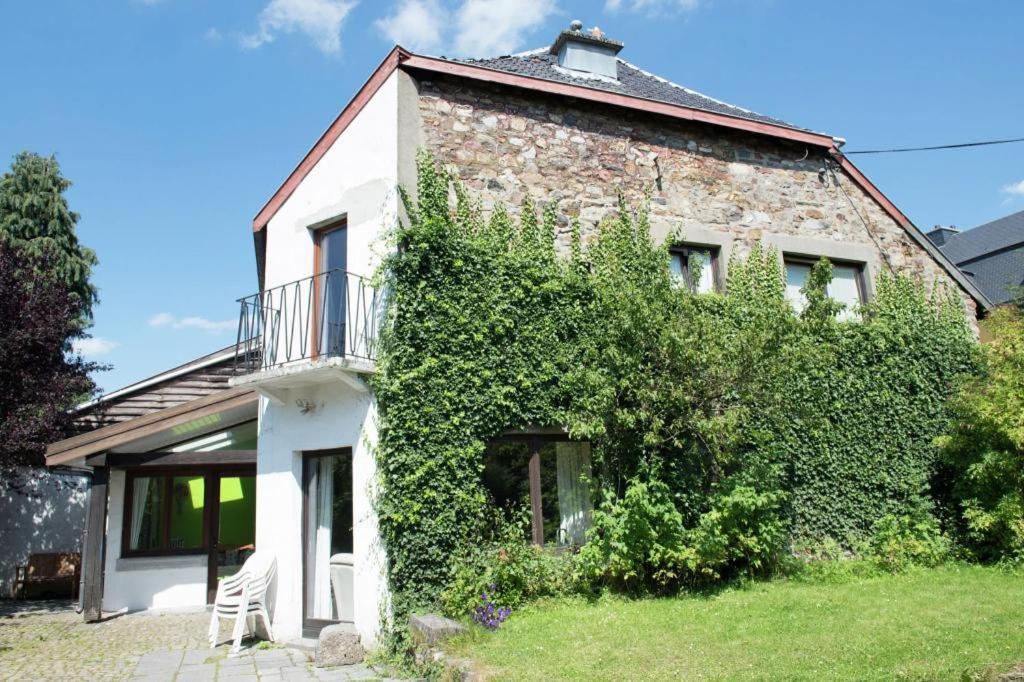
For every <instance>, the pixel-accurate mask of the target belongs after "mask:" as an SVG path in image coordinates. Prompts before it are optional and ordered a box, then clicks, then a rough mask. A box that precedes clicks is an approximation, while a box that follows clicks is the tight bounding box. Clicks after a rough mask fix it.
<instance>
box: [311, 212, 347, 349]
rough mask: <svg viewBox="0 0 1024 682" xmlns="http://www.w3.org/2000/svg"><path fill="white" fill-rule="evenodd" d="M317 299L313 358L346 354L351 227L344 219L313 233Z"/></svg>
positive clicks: (315, 295)
mask: <svg viewBox="0 0 1024 682" xmlns="http://www.w3.org/2000/svg"><path fill="white" fill-rule="evenodd" d="M313 240H314V249H313V251H314V253H313V258H314V263H313V268H314V273H313V274H314V278H313V293H314V297H315V300H316V305H315V306H314V320H313V322H314V324H313V340H312V343H313V356H314V357H316V356H319V355H326V356H332V355H344V354H345V331H346V330H345V326H346V325H345V320H346V308H347V300H346V299H347V294H348V291H347V289H348V287H347V277H348V273H347V270H348V228H347V223H346V221H345V220H344V219H342V220H341V221H339V222H336V223H332V224H331V225H328V226H326V227H323V228H320V229H318V230H316V232H314V233H313Z"/></svg>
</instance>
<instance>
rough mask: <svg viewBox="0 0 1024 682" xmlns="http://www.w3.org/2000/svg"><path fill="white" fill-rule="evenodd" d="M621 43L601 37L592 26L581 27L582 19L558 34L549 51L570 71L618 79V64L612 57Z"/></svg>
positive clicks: (599, 32) (576, 74)
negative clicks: (586, 29)
mask: <svg viewBox="0 0 1024 682" xmlns="http://www.w3.org/2000/svg"><path fill="white" fill-rule="evenodd" d="M622 47H623V45H622V43H620V42H619V41H617V40H612V39H610V38H607V37H605V35H604V34H603V33H601V29H599V28H597V27H596V26H595V27H594V28H592V29H591V30H589V31H584V30H583V22H582V21H574V22H572V23H571V24H569V28H568V29H567V30H565V31H562V32H561V33H559V34H558V37H557V38H555V42H554V43H553V44H552V45H551V50H550V51H551V54H554V55H558V65H559V66H560V67H562V68H563V69H568V70H569V71H572V72H573V75H574V76H584V77H587V76H591V77H601V78H611V79H613V80H614V79H618V76H619V68H618V62H617V59H616V57H615V55H617V54H618V53H619V50H621V49H622Z"/></svg>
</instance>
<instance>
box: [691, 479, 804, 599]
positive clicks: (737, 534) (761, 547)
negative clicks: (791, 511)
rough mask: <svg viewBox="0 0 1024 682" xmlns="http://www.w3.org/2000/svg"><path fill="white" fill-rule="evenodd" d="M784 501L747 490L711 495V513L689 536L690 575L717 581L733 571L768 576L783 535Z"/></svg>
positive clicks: (777, 494)
mask: <svg viewBox="0 0 1024 682" xmlns="http://www.w3.org/2000/svg"><path fill="white" fill-rule="evenodd" d="M785 499H786V495H785V493H782V492H779V491H768V492H759V491H758V490H756V489H755V488H753V487H750V486H736V487H735V488H733V489H732V490H730V491H728V492H725V493H722V494H718V495H715V496H714V497H713V498H712V503H711V505H712V506H711V509H710V510H708V511H707V512H705V513H704V514H702V515H701V517H700V522H699V523H698V524H697V527H696V528H694V529H693V530H692V531H691V532H690V533H689V539H690V543H691V544H692V546H693V548H694V552H693V557H694V559H693V561H694V563H693V564H692V568H693V570H694V571H695V573H696V574H697V575H698V576H701V577H703V578H712V579H718V578H721V577H723V576H725V575H729V574H731V573H734V572H736V571H743V572H745V573H747V574H748V575H750V576H754V575H767V574H769V573H770V572H772V571H773V570H774V569H775V568H776V567H778V565H779V562H780V558H781V556H782V554H783V552H784V551H785V547H786V542H787V539H788V536H789V526H788V523H787V522H786V518H785V515H784V513H783V505H784V502H785Z"/></svg>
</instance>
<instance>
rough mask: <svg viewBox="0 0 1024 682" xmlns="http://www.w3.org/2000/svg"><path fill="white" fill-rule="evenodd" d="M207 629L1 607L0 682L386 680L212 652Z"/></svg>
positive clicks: (273, 654)
mask: <svg viewBox="0 0 1024 682" xmlns="http://www.w3.org/2000/svg"><path fill="white" fill-rule="evenodd" d="M208 624H209V614H207V613H205V612H192V613H153V612H140V613H129V614H111V615H110V616H109V617H108V618H106V619H105V620H104V621H102V622H100V623H95V624H86V623H84V622H82V617H81V616H80V615H79V614H77V613H75V612H74V609H73V608H72V605H71V604H70V603H68V602H64V601H45V602H41V601H35V602H19V601H0V679H2V680H28V679H31V680H68V679H88V680H153V681H154V682H155V681H157V680H165V681H168V682H169V681H171V680H175V681H181V682H184V681H187V680H196V681H200V680H231V681H232V682H243V681H244V680H300V679H301V680H343V681H348V680H379V679H386V675H385V674H384V673H383V671H379V670H374V669H373V668H371V667H370V666H366V665H351V666H341V667H337V668H325V669H321V668H314V667H313V666H312V664H311V658H312V651H309V650H304V649H299V648H291V647H287V646H280V645H269V643H255V642H254V643H252V645H251V646H248V647H243V650H242V653H241V654H240V655H239V656H237V657H230V656H228V645H227V643H224V644H222V645H220V646H218V647H217V648H216V649H210V648H209V646H208V644H207V643H206V627H207V625H208ZM221 636H222V638H224V639H225V641H226V638H227V636H228V632H227V628H226V627H225V628H223V629H222V633H221ZM247 644H248V642H247Z"/></svg>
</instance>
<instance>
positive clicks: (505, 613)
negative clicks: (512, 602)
mask: <svg viewBox="0 0 1024 682" xmlns="http://www.w3.org/2000/svg"><path fill="white" fill-rule="evenodd" d="M496 589H497V586H496V585H491V586H490V591H491V593H492V594H493V593H494V592H495V591H496ZM480 602H481V603H480V605H479V606H477V607H476V608H475V609H474V610H473V622H474V623H477V624H478V625H482V626H484V627H485V628H487V629H488V630H497V629H498V626H499V625H501V624H502V623H504V622H505V620H506V619H507V618H508V617H509V616H510V615H511V614H512V609H511V608H510V607H508V606H502V607H499V606H498V605H497V604H495V603H494V601H493V600H492V599H491V598H490V597H488V596H487V593H486V592H484V593H482V594H481V595H480Z"/></svg>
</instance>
